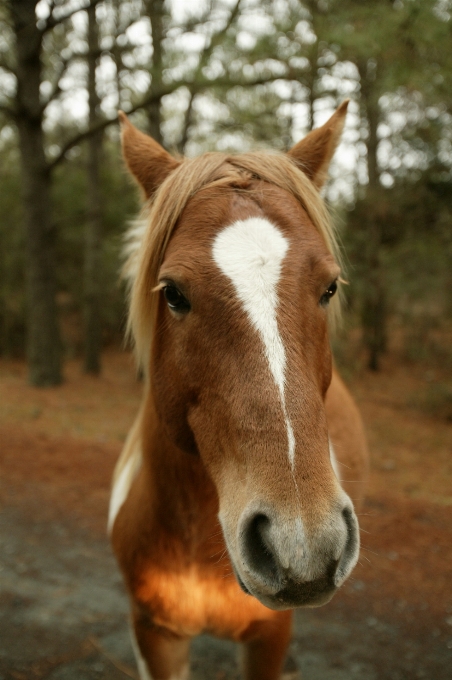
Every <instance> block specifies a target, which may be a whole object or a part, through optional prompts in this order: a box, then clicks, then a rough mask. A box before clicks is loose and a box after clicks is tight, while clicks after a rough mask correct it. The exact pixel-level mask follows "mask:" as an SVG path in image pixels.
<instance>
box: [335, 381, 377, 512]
mask: <svg viewBox="0 0 452 680" xmlns="http://www.w3.org/2000/svg"><path fill="white" fill-rule="evenodd" d="M325 407H326V414H327V419H328V430H329V436H330V441H331V444H332V448H333V452H334V453H333V455H334V457H335V459H336V463H337V472H338V473H339V479H340V482H341V485H342V487H343V488H344V490H345V491H346V493H348V495H349V496H350V498H351V499H352V500H353V502H354V505H355V507H357V506H358V507H359V505H360V504H361V502H362V498H363V494H364V487H365V482H366V478H367V473H368V465H369V454H368V449H367V441H366V435H365V432H364V425H363V422H362V419H361V415H360V412H359V410H358V407H357V406H356V403H355V401H354V399H353V397H352V395H351V394H350V392H349V390H348V389H347V387H346V386H345V384H344V382H343V381H342V379H341V378H340V376H339V374H338V372H337V371H336V370H333V377H332V380H331V385H330V387H329V389H328V392H327V395H326V401H325ZM333 465H334V462H333Z"/></svg>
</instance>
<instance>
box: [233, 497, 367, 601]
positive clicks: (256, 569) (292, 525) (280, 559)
mask: <svg viewBox="0 0 452 680" xmlns="http://www.w3.org/2000/svg"><path fill="white" fill-rule="evenodd" d="M335 505H336V507H335V509H334V510H333V511H331V512H330V513H329V515H328V517H327V518H325V519H324V520H323V522H322V523H321V525H320V526H318V527H316V528H315V529H314V530H313V529H312V528H310V529H309V530H308V529H307V528H306V526H305V524H304V522H303V520H302V519H301V517H297V518H292V519H287V518H283V517H281V515H278V514H277V513H276V512H275V510H274V508H272V507H270V506H268V505H265V504H263V503H256V502H255V503H253V504H251V505H250V506H248V507H247V508H245V510H244V511H243V513H242V515H241V517H240V520H239V525H238V530H237V540H236V542H235V543H236V549H235V550H232V551H231V550H229V552H230V555H231V558H232V562H233V566H234V571H235V574H236V577H237V580H238V582H239V584H240V586H241V588H242V589H243V590H244V591H245V592H246V593H249V594H250V595H253V596H254V597H256V598H257V599H258V600H259V601H260V602H262V604H264V605H265V606H267V607H269V608H271V609H292V608H295V607H319V606H321V605H323V604H326V603H327V602H328V601H329V600H330V599H331V598H332V597H333V595H334V593H335V591H336V590H337V588H338V587H339V586H341V585H342V583H343V582H344V581H345V579H346V578H347V577H348V576H349V575H350V573H351V571H352V569H353V567H354V566H355V564H356V562H357V560H358V554H359V528H358V522H357V519H356V515H355V512H354V510H353V506H352V504H351V501H350V499H349V498H348V496H346V494H345V493H343V495H342V496H341V498H340V502H336V504H335ZM227 542H228V541H227ZM228 547H229V545H228Z"/></svg>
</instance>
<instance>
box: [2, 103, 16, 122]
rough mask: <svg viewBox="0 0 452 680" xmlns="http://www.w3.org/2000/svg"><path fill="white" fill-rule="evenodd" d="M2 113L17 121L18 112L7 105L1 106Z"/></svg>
mask: <svg viewBox="0 0 452 680" xmlns="http://www.w3.org/2000/svg"><path fill="white" fill-rule="evenodd" d="M0 112H1V113H4V114H6V115H7V116H8V118H12V119H13V120H15V119H16V115H17V114H16V111H15V110H14V109H13V108H11V107H10V106H7V105H6V104H0Z"/></svg>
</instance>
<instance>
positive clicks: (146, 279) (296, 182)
mask: <svg viewBox="0 0 452 680" xmlns="http://www.w3.org/2000/svg"><path fill="white" fill-rule="evenodd" d="M247 179H260V180H263V181H264V182H268V183H270V184H273V185H275V186H277V187H280V188H281V189H284V190H286V191H288V192H289V193H291V194H292V195H293V196H295V198H296V199H297V200H298V201H299V202H300V203H301V205H302V206H303V208H304V209H305V211H306V212H307V214H308V215H309V217H310V219H311V221H312V223H313V225H314V226H315V228H316V229H317V231H318V232H319V233H320V234H321V236H322V237H323V239H324V241H325V244H326V246H327V248H328V250H329V252H330V253H331V254H332V255H333V256H334V257H335V259H336V261H337V262H338V264H339V265H340V264H341V257H340V252H339V248H338V242H337V238H336V234H335V232H334V229H333V226H332V223H331V220H330V216H329V213H328V211H327V209H326V206H325V204H324V202H323V200H322V198H321V196H320V194H319V193H318V191H317V189H316V188H315V187H314V185H313V184H312V182H311V181H310V180H309V179H308V177H307V176H306V175H305V174H304V173H303V172H301V171H300V170H299V168H298V167H297V165H296V164H295V162H294V161H293V160H292V159H291V158H290V157H289V156H286V155H283V154H278V153H269V152H256V153H247V154H241V155H237V156H228V155H226V154H221V153H207V154H204V155H203V156H200V157H199V158H195V159H185V160H184V161H183V162H182V163H181V164H180V166H179V167H178V168H177V169H175V170H174V171H173V172H172V173H171V174H170V175H169V176H168V177H167V178H166V180H165V181H164V182H163V183H162V184H161V186H160V187H159V189H158V190H157V191H156V193H155V194H154V196H153V198H152V200H151V201H149V202H148V203H147V204H146V206H145V208H144V210H143V213H142V216H141V218H140V219H139V220H137V221H135V222H134V223H132V225H131V227H130V229H129V231H128V234H127V236H126V245H125V249H124V251H125V254H126V263H125V266H124V270H123V273H124V276H125V278H127V279H128V280H129V282H130V306H129V317H128V334H129V335H130V336H132V337H133V340H134V343H135V350H136V355H137V360H138V362H139V364H140V365H141V366H142V368H143V369H144V370H146V366H147V363H148V359H149V352H150V346H151V341H152V336H153V331H154V328H155V324H156V318H157V306H158V295H156V293H155V287H156V286H157V284H158V272H159V270H160V267H161V264H162V262H163V258H164V254H165V250H166V247H167V245H168V242H169V239H170V237H171V234H172V232H173V230H174V227H175V226H176V223H177V221H178V219H179V217H180V215H181V214H182V212H183V210H184V208H185V206H186V205H187V203H188V201H189V200H190V198H191V197H193V196H194V194H196V193H197V192H198V191H200V190H201V189H205V188H210V187H231V186H234V185H237V186H243V183H244V181H246V180H247ZM338 314H339V304H338V303H335V304H334V305H332V314H331V316H332V317H333V320H334V317H336V318H337V316H338Z"/></svg>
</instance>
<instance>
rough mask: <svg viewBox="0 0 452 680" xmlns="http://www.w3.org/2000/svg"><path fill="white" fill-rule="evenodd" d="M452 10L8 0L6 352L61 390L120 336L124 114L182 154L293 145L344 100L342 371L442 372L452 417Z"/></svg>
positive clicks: (440, 6)
mask: <svg viewBox="0 0 452 680" xmlns="http://www.w3.org/2000/svg"><path fill="white" fill-rule="evenodd" d="M451 12H452V2H450V1H449V0H394V1H392V0H372V2H361V1H359V0H318V1H317V0H307V1H305V2H301V1H299V0H197V2H184V1H183V0H167V1H166V2H164V1H163V0H91V1H90V2H89V1H88V0H41V1H40V2H36V0H0V354H1V355H3V356H6V357H8V356H9V357H13V356H23V355H26V356H27V361H28V367H29V380H30V382H31V384H33V385H36V386H45V385H52V384H58V383H59V382H60V381H61V380H62V376H63V362H64V359H65V358H68V357H73V356H79V355H82V354H83V355H84V366H85V370H86V371H87V372H91V373H95V374H96V373H99V372H100V371H101V351H102V348H103V347H105V346H107V345H109V344H115V343H116V344H118V343H120V342H121V338H122V331H123V327H124V319H125V290H124V287H123V286H122V285H121V284H120V283H119V275H118V272H119V269H120V261H121V258H120V251H121V245H122V238H123V234H124V231H125V226H126V224H127V222H128V220H130V219H132V218H133V216H134V214H135V213H136V212H137V210H138V208H139V197H138V195H137V192H136V189H135V187H133V186H132V184H131V183H130V181H129V180H128V178H127V177H126V175H125V172H124V168H123V163H122V161H121V156H120V148H119V131H118V125H117V124H116V122H117V110H118V109H119V108H120V109H123V110H124V111H126V112H127V113H130V114H131V119H132V121H133V122H134V123H135V124H136V125H137V126H138V127H139V128H140V129H142V130H144V131H147V132H149V133H150V134H152V136H153V137H154V138H155V139H157V140H158V141H159V142H160V143H161V144H162V145H163V146H164V147H166V148H167V149H168V150H169V151H171V152H176V153H182V154H185V155H188V156H193V155H198V154H199V153H202V152H203V151H206V150H222V151H228V152H229V151H231V152H234V151H243V150H248V149H256V148H271V149H275V148H276V149H280V150H285V149H287V148H289V147H290V146H291V145H292V144H293V143H294V142H296V141H298V139H300V138H301V137H302V136H303V135H304V134H306V133H307V132H308V131H309V130H310V129H311V128H312V127H316V126H318V125H320V124H322V123H323V122H324V121H325V120H326V119H327V118H328V116H329V115H330V114H331V113H332V111H333V110H334V108H335V107H336V106H337V105H338V104H339V103H340V102H341V101H342V100H343V99H344V98H346V97H350V99H351V104H350V107H349V114H348V117H347V123H346V129H345V133H344V138H343V142H342V144H341V146H340V148H339V151H338V153H337V156H336V160H335V162H334V164H333V167H332V172H331V180H330V182H329V184H328V186H327V188H326V191H325V196H326V199H327V200H328V202H329V204H330V206H331V208H332V211H333V213H334V215H335V219H336V222H337V224H338V228H339V232H340V236H341V240H342V242H343V245H344V250H345V252H346V255H347V263H348V266H347V274H346V275H347V278H348V279H349V281H350V285H349V286H348V287H347V289H346V297H347V301H346V314H345V323H344V328H343V329H342V331H341V333H340V334H339V337H338V339H337V340H336V345H337V347H336V353H337V356H338V358H339V361H341V362H342V363H344V364H346V365H347V364H348V365H349V366H350V365H357V364H360V365H364V364H365V365H367V366H368V367H369V368H371V369H373V370H378V369H379V367H380V365H381V361H382V359H383V360H384V355H385V353H387V352H392V353H393V354H394V353H395V354H397V356H398V357H400V359H402V360H403V361H426V362H428V363H429V365H432V366H434V367H436V368H439V369H440V370H441V375H442V376H443V377H442V380H441V381H440V382H438V383H436V384H435V395H434V396H433V397H432V399H433V407H434V408H435V409H440V410H441V409H443V410H444V413H445V415H446V417H449V418H452V387H451V386H450V382H449V383H448V377H447V376H449V378H450V375H451V370H452V343H451V340H452V49H451V47H452V19H451Z"/></svg>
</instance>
